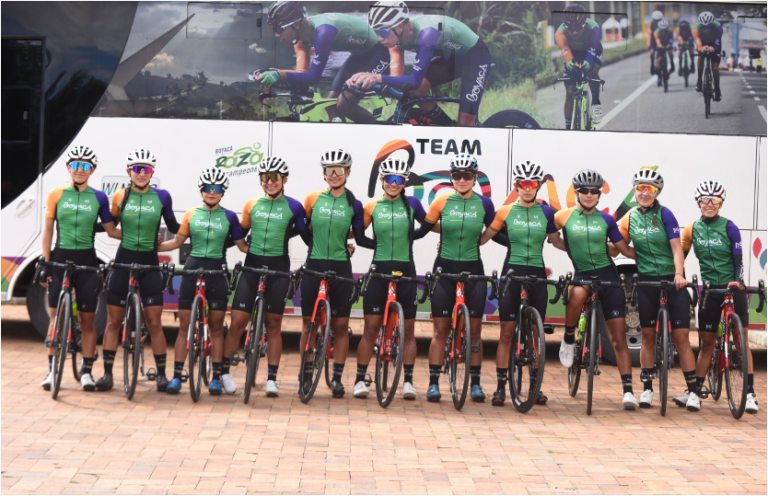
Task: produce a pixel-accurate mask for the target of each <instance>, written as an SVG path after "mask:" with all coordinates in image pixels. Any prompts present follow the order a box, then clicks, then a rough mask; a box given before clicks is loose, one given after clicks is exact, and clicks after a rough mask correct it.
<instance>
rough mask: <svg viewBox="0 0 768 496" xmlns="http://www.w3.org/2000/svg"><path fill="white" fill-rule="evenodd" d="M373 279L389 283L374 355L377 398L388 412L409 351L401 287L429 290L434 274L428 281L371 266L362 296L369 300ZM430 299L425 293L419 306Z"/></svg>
mask: <svg viewBox="0 0 768 496" xmlns="http://www.w3.org/2000/svg"><path fill="white" fill-rule="evenodd" d="M371 279H384V280H385V281H389V287H388V288H387V302H386V303H385V304H384V321H383V322H382V324H381V328H380V329H379V334H378V336H377V338H376V343H375V344H374V345H373V354H374V355H376V373H375V378H376V379H375V381H374V382H375V383H376V398H377V399H378V401H379V405H381V406H382V407H383V408H386V407H388V406H389V404H390V403H392V400H393V399H394V398H395V393H396V392H397V386H398V384H399V383H400V373H401V372H402V369H403V353H404V349H405V316H404V315H403V306H402V305H401V304H400V303H399V302H398V301H397V285H398V284H399V283H401V282H406V283H413V284H419V285H422V286H424V287H425V288H427V287H429V281H430V279H431V274H430V273H429V272H427V275H426V277H425V279H418V278H416V277H406V276H403V273H402V272H392V273H391V274H379V273H376V265H375V264H371V266H370V267H369V268H368V272H367V273H366V274H365V276H364V277H363V284H362V286H361V289H360V296H365V292H366V291H367V289H368V285H369V284H370V282H371ZM428 296H429V292H428V291H427V290H426V289H425V290H424V291H423V292H422V295H421V298H419V303H424V302H425V301H426V300H427V297H428ZM366 382H368V381H366ZM367 385H370V384H367Z"/></svg>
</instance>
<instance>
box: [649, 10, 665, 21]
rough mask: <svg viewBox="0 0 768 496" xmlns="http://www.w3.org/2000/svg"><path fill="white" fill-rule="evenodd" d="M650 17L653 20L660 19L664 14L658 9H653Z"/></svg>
mask: <svg viewBox="0 0 768 496" xmlns="http://www.w3.org/2000/svg"><path fill="white" fill-rule="evenodd" d="M651 18H652V19H653V20H654V21H660V20H661V19H663V18H664V14H662V13H661V11H660V10H654V11H653V14H651Z"/></svg>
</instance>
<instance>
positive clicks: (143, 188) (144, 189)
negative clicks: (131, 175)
mask: <svg viewBox="0 0 768 496" xmlns="http://www.w3.org/2000/svg"><path fill="white" fill-rule="evenodd" d="M131 187H132V188H133V189H135V190H136V191H138V192H139V193H144V192H145V191H147V190H148V189H149V181H147V184H145V185H144V186H139V185H138V184H136V183H134V182H133V181H131Z"/></svg>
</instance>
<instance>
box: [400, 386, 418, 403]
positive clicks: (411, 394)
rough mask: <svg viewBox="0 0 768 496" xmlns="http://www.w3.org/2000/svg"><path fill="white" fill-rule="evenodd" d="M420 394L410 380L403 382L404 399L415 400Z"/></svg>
mask: <svg viewBox="0 0 768 496" xmlns="http://www.w3.org/2000/svg"><path fill="white" fill-rule="evenodd" d="M418 397H419V395H418V393H417V392H416V388H415V387H414V386H413V384H411V383H410V382H405V383H403V399H404V400H415V399H416V398H418Z"/></svg>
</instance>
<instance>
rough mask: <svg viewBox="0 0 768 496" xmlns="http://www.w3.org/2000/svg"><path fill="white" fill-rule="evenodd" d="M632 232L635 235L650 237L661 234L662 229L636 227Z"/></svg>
mask: <svg viewBox="0 0 768 496" xmlns="http://www.w3.org/2000/svg"><path fill="white" fill-rule="evenodd" d="M632 231H633V232H634V233H635V234H643V235H645V236H648V235H651V234H658V233H660V232H661V228H660V227H653V226H650V227H647V228H646V227H640V226H635V227H634V228H632Z"/></svg>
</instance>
